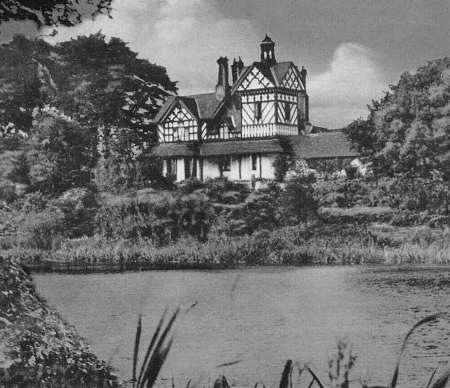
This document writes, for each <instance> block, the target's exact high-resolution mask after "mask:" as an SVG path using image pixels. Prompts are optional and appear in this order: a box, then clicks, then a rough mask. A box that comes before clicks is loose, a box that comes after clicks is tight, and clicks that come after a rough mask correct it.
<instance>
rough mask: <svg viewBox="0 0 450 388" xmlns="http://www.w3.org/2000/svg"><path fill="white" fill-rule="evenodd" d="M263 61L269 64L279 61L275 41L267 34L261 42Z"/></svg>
mask: <svg viewBox="0 0 450 388" xmlns="http://www.w3.org/2000/svg"><path fill="white" fill-rule="evenodd" d="M261 62H263V63H267V64H269V65H273V64H275V63H276V62H277V60H276V59H275V42H274V41H273V40H272V39H270V37H269V35H267V34H266V37H265V38H264V39H263V41H262V42H261Z"/></svg>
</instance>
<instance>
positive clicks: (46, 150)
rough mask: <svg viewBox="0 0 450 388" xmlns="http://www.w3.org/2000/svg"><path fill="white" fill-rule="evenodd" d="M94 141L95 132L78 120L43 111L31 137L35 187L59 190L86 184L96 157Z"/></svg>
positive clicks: (32, 174)
mask: <svg viewBox="0 0 450 388" xmlns="http://www.w3.org/2000/svg"><path fill="white" fill-rule="evenodd" d="M95 142H96V138H95V134H94V136H93V135H92V133H91V132H90V131H89V130H87V129H86V128H85V127H82V126H80V125H79V124H77V123H76V122H74V121H70V120H66V119H63V118H60V117H53V116H51V115H47V114H40V115H39V116H38V117H37V118H36V125H35V127H34V132H33V134H32V136H31V137H30V138H29V141H28V144H29V147H30V151H29V152H28V153H27V158H28V163H29V180H30V182H31V185H32V186H33V188H34V189H38V190H39V191H41V192H43V193H53V194H58V193H61V192H63V191H65V190H67V189H69V188H72V187H85V186H87V185H88V184H89V182H90V170H91V168H92V167H93V166H94V163H95V161H96V157H97V153H96V149H95Z"/></svg>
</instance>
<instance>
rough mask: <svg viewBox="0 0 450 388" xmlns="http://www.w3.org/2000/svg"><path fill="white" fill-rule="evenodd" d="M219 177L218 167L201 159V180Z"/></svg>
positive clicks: (209, 161)
mask: <svg viewBox="0 0 450 388" xmlns="http://www.w3.org/2000/svg"><path fill="white" fill-rule="evenodd" d="M218 177H220V171H219V166H218V165H217V163H214V162H213V161H211V160H208V159H203V180H206V179H208V178H209V179H214V178H218Z"/></svg>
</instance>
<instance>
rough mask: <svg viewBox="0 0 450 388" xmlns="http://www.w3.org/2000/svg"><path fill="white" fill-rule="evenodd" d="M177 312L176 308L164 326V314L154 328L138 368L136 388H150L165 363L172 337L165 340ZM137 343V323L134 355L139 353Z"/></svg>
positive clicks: (138, 336) (138, 340)
mask: <svg viewBox="0 0 450 388" xmlns="http://www.w3.org/2000/svg"><path fill="white" fill-rule="evenodd" d="M179 311H180V308H177V309H176V311H175V312H174V313H173V314H172V316H171V317H170V319H169V321H168V322H167V324H166V325H164V318H165V315H166V312H164V314H163V316H162V317H161V319H160V321H159V323H158V326H157V327H156V330H155V332H154V334H153V337H152V339H151V341H150V344H149V346H148V347H147V351H146V353H145V357H144V361H143V362H142V365H141V368H140V372H139V377H138V379H137V381H136V385H135V386H136V387H137V388H151V387H152V386H153V385H154V383H155V381H156V379H157V377H158V374H159V372H160V370H161V368H162V366H163V364H164V362H165V361H166V358H167V355H168V354H169V351H170V348H171V347H172V343H173V337H172V338H170V339H167V338H168V336H169V333H170V331H171V329H172V326H173V324H174V322H175V319H176V318H177V316H178V313H179ZM139 322H140V321H139ZM139 342H140V328H139V323H138V329H137V332H136V343H135V349H134V354H137V353H138V351H139ZM136 360H137V356H136ZM133 362H134V360H133Z"/></svg>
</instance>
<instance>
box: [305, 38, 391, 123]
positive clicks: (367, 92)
mask: <svg viewBox="0 0 450 388" xmlns="http://www.w3.org/2000/svg"><path fill="white" fill-rule="evenodd" d="M387 85H388V82H387V80H386V78H385V76H384V75H383V73H382V71H381V70H380V67H379V66H378V64H377V58H376V55H375V54H374V52H372V51H371V50H370V49H369V48H367V47H365V46H363V45H361V44H358V43H343V44H341V45H340V46H339V47H338V48H337V49H336V50H335V52H334V55H333V59H332V61H331V63H330V66H329V68H328V70H326V71H325V72H323V73H319V74H314V73H313V74H312V75H311V77H310V80H309V82H308V85H307V87H308V94H309V96H310V110H311V114H310V116H311V121H312V123H314V124H317V125H322V126H325V127H329V128H337V127H342V126H345V125H346V124H348V123H349V122H351V121H352V120H354V119H356V118H358V117H361V116H362V117H366V116H367V113H368V111H367V104H368V103H370V101H371V100H372V99H377V98H379V97H381V96H382V95H383V90H386V89H387Z"/></svg>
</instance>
